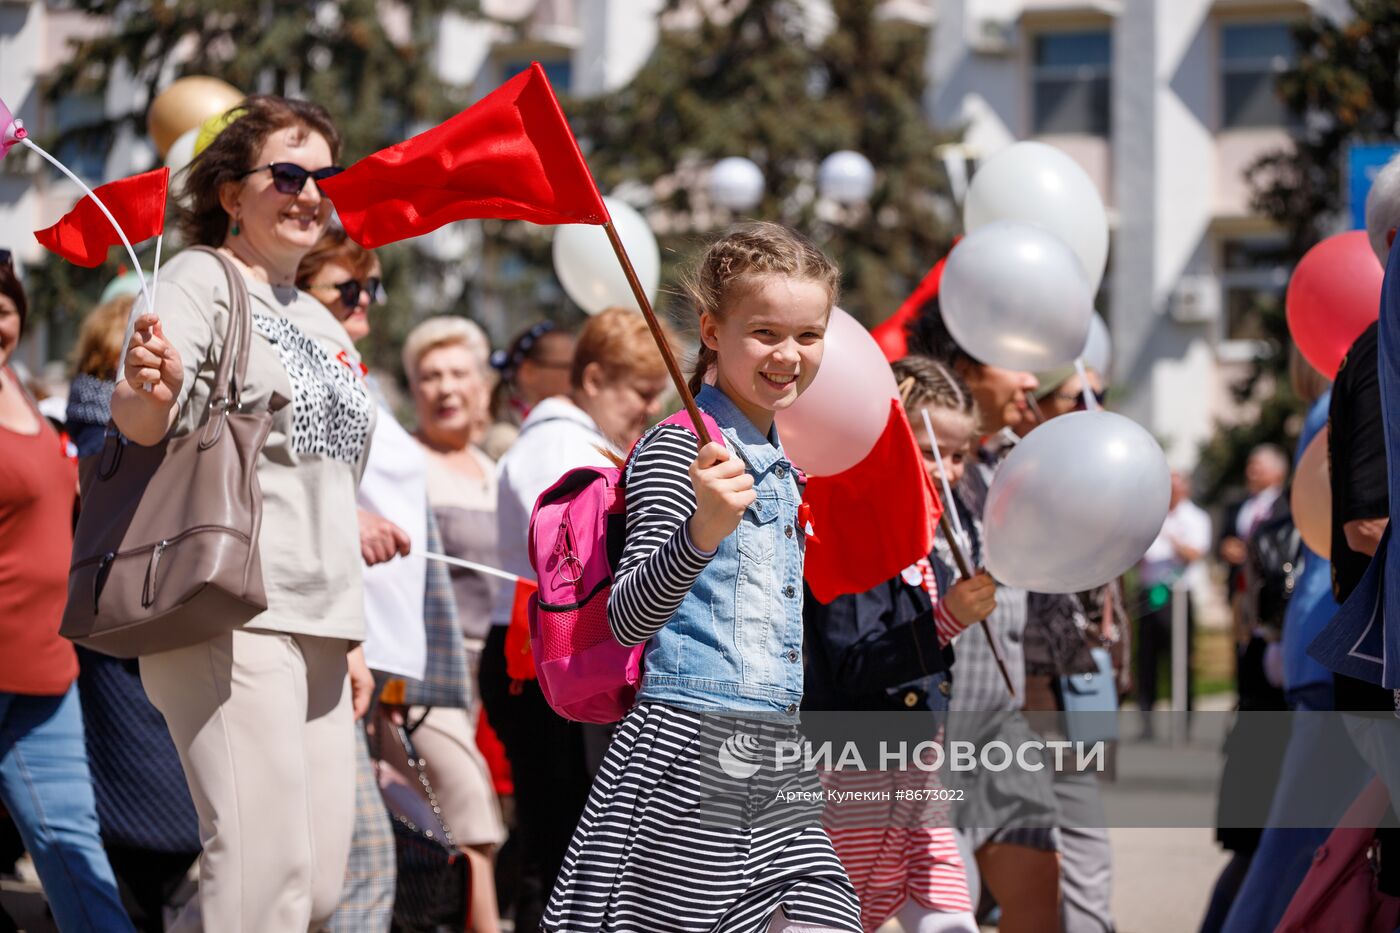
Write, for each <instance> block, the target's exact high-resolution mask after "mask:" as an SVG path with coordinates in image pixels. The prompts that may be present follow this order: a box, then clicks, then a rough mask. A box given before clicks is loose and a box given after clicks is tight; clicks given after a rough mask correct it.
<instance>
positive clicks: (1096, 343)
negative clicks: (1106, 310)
mask: <svg viewBox="0 0 1400 933" xmlns="http://www.w3.org/2000/svg"><path fill="white" fill-rule="evenodd" d="M1079 358H1080V359H1081V360H1083V361H1084V368H1085V369H1092V370H1093V371H1094V372H1096V373H1098V374H1099V376H1101V377H1102V378H1103V380H1104V381H1105V382H1107V381H1108V377H1109V371H1108V368H1109V366H1111V365H1113V342H1112V340H1110V338H1109V336H1108V325H1107V324H1105V323H1104V320H1103V318H1102V317H1100V316H1099V315H1097V314H1095V315H1094V316H1093V317H1092V318H1091V319H1090V320H1089V340H1088V342H1086V343H1085V344H1084V352H1083V353H1081V354H1080V355H1079Z"/></svg>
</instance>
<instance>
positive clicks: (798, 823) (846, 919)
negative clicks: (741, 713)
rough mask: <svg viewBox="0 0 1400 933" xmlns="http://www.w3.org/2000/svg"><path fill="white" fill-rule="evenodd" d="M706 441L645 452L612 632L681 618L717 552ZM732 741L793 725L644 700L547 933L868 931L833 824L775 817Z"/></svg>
mask: <svg viewBox="0 0 1400 933" xmlns="http://www.w3.org/2000/svg"><path fill="white" fill-rule="evenodd" d="M694 457H695V436H694V435H693V434H691V433H689V432H688V431H686V430H685V429H684V428H681V427H675V426H666V427H662V428H660V429H658V430H657V431H655V432H653V433H652V434H651V435H650V436H649V437H648V438H646V439H645V440H644V442H643V444H642V445H641V446H640V447H639V449H638V451H637V454H636V457H635V461H634V463H633V468H632V472H631V475H630V477H629V479H628V483H627V545H626V548H625V549H624V552H623V557H622V561H621V562H620V565H619V569H618V575H617V580H616V582H615V584H614V587H613V592H612V598H611V599H610V600H609V604H608V615H609V621H610V623H611V625H612V628H613V632H614V634H616V635H617V636H618V638H619V640H621V641H624V642H626V643H630V644H636V643H639V642H641V641H644V640H645V639H647V638H649V637H651V635H653V634H654V633H655V632H657V631H659V630H660V628H661V627H662V626H663V625H665V624H666V622H667V621H668V620H669V619H670V618H671V617H672V616H674V614H675V612H676V610H677V608H678V607H679V606H680V604H681V602H682V600H683V599H684V598H685V595H686V593H687V592H689V590H690V587H691V585H692V584H693V583H694V582H695V579H696V578H697V577H698V576H699V575H700V574H701V573H702V572H703V571H704V569H705V568H706V566H708V564H709V561H710V558H711V556H712V555H709V554H706V553H704V552H702V551H699V550H698V549H697V548H696V547H695V545H694V544H693V543H692V542H691V541H690V537H689V534H688V533H687V531H686V529H685V522H686V520H687V519H688V518H689V517H690V515H691V514H693V513H694V511H695V493H694V491H693V489H692V488H691V485H690V477H689V473H688V468H689V465H690V462H691V461H692V460H693V459H694ZM736 732H743V733H744V734H745V735H746V738H747V739H748V740H749V741H750V742H751V743H752V745H751V746H749V747H750V748H753V749H757V750H758V751H757V752H756V754H762V753H763V750H764V749H768V748H769V747H770V743H772V742H775V741H779V740H782V739H785V738H792V737H795V736H796V727H794V726H793V725H791V724H788V723H775V722H767V721H758V720H736V719H733V718H722V717H717V716H714V715H712V714H702V713H699V712H694V711H691V710H685V709H680V708H678V707H675V706H669V705H664V704H661V703H650V702H644V703H638V704H637V705H636V706H635V707H633V709H632V710H631V711H630V712H629V713H628V714H627V715H626V716H625V717H624V718H623V720H622V721H621V722H620V723H619V724H618V726H617V730H616V732H615V734H614V736H613V741H612V744H611V746H610V747H609V748H608V752H607V756H606V758H605V759H604V761H603V765H602V767H601V769H599V772H598V776H597V778H596V779H595V781H594V784H593V789H592V792H591V793H590V794H589V798H588V804H587V806H586V807H585V808H584V811H583V816H582V817H581V818H580V819H579V824H578V828H577V830H576V831H575V832H574V837H573V840H572V841H571V842H570V843H569V850H568V854H567V855H566V856H565V858H564V865H563V868H562V869H561V870H560V873H559V878H558V881H557V882H556V884H555V886H554V893H553V895H552V896H551V897H550V901H549V906H548V908H547V910H546V911H545V919H544V924H543V929H545V930H547V931H550V933H565V931H567V933H662V931H665V933H671V931H674V933H691V931H694V933H702V931H703V933H762V931H763V930H765V929H767V927H768V923H769V920H770V918H771V917H772V915H773V913H774V911H775V910H776V909H777V908H779V907H781V908H782V909H783V912H784V913H785V914H786V915H787V917H788V918H789V919H791V920H793V921H796V922H800V923H805V924H811V925H813V926H816V927H829V928H831V929H833V930H842V931H850V933H860V931H861V924H860V902H859V900H858V898H857V896H856V893H855V890H854V889H853V888H852V887H851V883H850V881H849V880H848V879H847V877H846V873H845V870H844V869H843V868H842V866H841V862H840V860H839V859H838V858H837V857H836V853H835V851H834V850H833V848H832V845H831V840H830V839H829V838H828V837H827V835H826V832H825V830H823V829H822V827H821V810H820V804H811V803H808V804H795V805H775V804H774V800H775V793H776V791H777V790H778V787H779V786H782V787H783V788H784V789H786V790H792V789H805V790H819V789H820V784H819V782H818V780H817V777H816V775H815V774H814V773H812V772H803V773H802V775H803V776H802V777H799V778H796V779H794V778H792V777H791V776H783V778H782V780H781V783H779V780H778V775H775V774H770V773H769V772H768V771H767V770H766V769H765V770H762V771H760V772H758V773H757V774H755V775H753V776H751V777H747V778H735V777H733V776H732V775H731V774H728V773H726V772H725V770H724V769H723V768H722V767H721V765H720V755H719V750H720V748H721V746H722V745H724V744H725V742H726V740H727V739H731V738H732V737H733V736H734V735H735V733H736Z"/></svg>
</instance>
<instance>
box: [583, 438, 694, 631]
mask: <svg viewBox="0 0 1400 933" xmlns="http://www.w3.org/2000/svg"><path fill="white" fill-rule="evenodd" d="M695 452H696V446H695V435H694V434H691V433H690V432H689V431H687V430H686V429H685V428H682V427H679V426H675V425H667V426H665V427H663V428H660V429H659V430H657V431H656V432H655V433H654V434H652V435H651V437H649V438H647V441H646V443H645V444H643V445H642V447H641V449H640V450H638V451H637V453H636V456H635V458H634V459H633V461H632V472H631V474H630V475H629V476H628V479H627V544H626V545H625V546H624V548H623V551H622V560H621V562H620V563H619V565H618V570H617V577H616V579H615V580H614V582H613V589H612V595H611V596H610V597H609V599H608V625H609V627H611V629H612V633H613V636H614V637H615V638H616V639H617V640H618V641H619V642H621V643H622V644H624V645H639V644H641V643H642V642H644V641H646V640H647V639H648V638H650V637H651V636H652V635H654V634H656V633H657V632H658V631H660V629H661V627H662V626H663V625H665V624H666V623H667V622H669V621H670V620H671V617H672V616H673V615H675V614H676V610H677V609H678V608H680V604H681V600H683V599H685V595H686V594H687V593H689V592H690V587H691V585H692V584H693V583H694V582H695V578H696V577H698V576H700V573H701V571H703V570H704V569H705V567H706V566H708V565H709V563H710V558H712V557H714V552H713V551H712V552H709V553H706V552H704V551H701V550H699V549H698V548H696V546H695V544H694V543H693V542H692V541H691V540H690V532H689V531H688V529H687V528H686V521H687V520H688V519H689V518H690V516H691V515H693V514H694V513H695V490H694V489H693V488H692V487H691V485H690V464H691V462H692V461H694V459H695Z"/></svg>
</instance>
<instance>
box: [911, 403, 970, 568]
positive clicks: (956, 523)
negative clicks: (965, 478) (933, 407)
mask: <svg viewBox="0 0 1400 933" xmlns="http://www.w3.org/2000/svg"><path fill="white" fill-rule="evenodd" d="M919 413H920V414H922V415H923V416H924V430H925V431H927V432H928V443H929V446H930V447H932V448H933V462H934V464H935V465H937V467H938V479H939V480H940V481H941V482H942V483H943V503H944V505H943V511H945V512H950V513H952V519H953V530H954V531H955V532H956V533H957V536H958V543H959V544H960V545H962V548H963V550H964V551H967V550H970V549H969V548H968V543H969V542H968V539H967V533H966V532H964V531H963V526H962V519H961V518H959V517H958V507H957V506H956V505H955V504H954V503H953V487H952V485H950V484H949V482H948V471H947V470H945V469H943V454H942V452H941V451H939V449H938V435H937V434H936V433H935V432H934V430H933V419H932V418H930V417H929V416H928V408H921V409H920V410H919Z"/></svg>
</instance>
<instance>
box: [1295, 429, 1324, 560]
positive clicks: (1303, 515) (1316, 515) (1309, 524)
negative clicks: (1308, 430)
mask: <svg viewBox="0 0 1400 933" xmlns="http://www.w3.org/2000/svg"><path fill="white" fill-rule="evenodd" d="M1327 433H1328V429H1327V428H1326V427H1324V428H1323V429H1322V430H1321V431H1318V432H1317V436H1316V437H1314V438H1313V439H1312V441H1310V442H1309V443H1308V446H1307V449H1306V450H1304V451H1303V455H1302V456H1301V457H1299V458H1298V465H1297V466H1295V467H1294V468H1293V495H1292V498H1291V499H1290V500H1289V505H1291V506H1292V507H1293V524H1294V525H1296V526H1298V534H1299V535H1301V536H1302V538H1303V543H1304V544H1306V545H1307V546H1308V547H1310V548H1312V549H1313V551H1314V552H1316V553H1317V554H1318V556H1320V557H1321V558H1322V559H1323V560H1330V559H1331V557H1332V471H1331V470H1330V469H1329V464H1328V462H1327Z"/></svg>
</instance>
